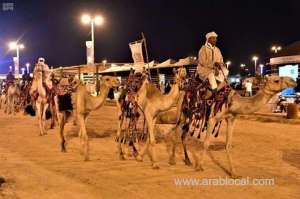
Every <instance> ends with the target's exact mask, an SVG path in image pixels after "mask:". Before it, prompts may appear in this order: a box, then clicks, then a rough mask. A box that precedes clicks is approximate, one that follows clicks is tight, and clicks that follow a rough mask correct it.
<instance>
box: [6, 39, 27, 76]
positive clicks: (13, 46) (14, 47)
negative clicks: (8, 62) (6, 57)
mask: <svg viewBox="0 0 300 199" xmlns="http://www.w3.org/2000/svg"><path fill="white" fill-rule="evenodd" d="M8 47H9V49H10V50H16V52H17V60H16V63H15V75H16V76H17V77H18V76H19V63H20V52H19V51H20V49H23V48H24V45H23V44H19V43H18V42H16V41H13V42H9V44H8Z"/></svg>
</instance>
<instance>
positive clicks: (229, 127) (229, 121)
mask: <svg viewBox="0 0 300 199" xmlns="http://www.w3.org/2000/svg"><path fill="white" fill-rule="evenodd" d="M226 120H227V135H226V155H227V159H228V163H229V172H230V175H231V177H234V178H235V177H237V176H236V174H235V169H234V168H233V165H232V157H231V149H232V134H233V128H234V124H235V121H236V118H234V117H230V118H227V119H226Z"/></svg>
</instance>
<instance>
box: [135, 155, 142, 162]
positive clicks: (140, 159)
mask: <svg viewBox="0 0 300 199" xmlns="http://www.w3.org/2000/svg"><path fill="white" fill-rule="evenodd" d="M135 159H136V161H138V162H143V158H142V156H141V155H137V156H136V158H135Z"/></svg>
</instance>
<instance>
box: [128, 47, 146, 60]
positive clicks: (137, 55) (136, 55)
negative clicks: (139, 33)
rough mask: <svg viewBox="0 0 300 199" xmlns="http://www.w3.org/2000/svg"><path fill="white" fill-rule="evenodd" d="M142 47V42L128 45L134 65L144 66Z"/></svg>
mask: <svg viewBox="0 0 300 199" xmlns="http://www.w3.org/2000/svg"><path fill="white" fill-rule="evenodd" d="M142 45H143V42H137V43H130V44H129V47H130V50H131V55H132V59H133V62H134V65H144V57H143V46H142Z"/></svg>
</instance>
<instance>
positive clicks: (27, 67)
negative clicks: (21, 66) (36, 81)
mask: <svg viewBox="0 0 300 199" xmlns="http://www.w3.org/2000/svg"><path fill="white" fill-rule="evenodd" d="M29 67H30V63H29V62H27V63H26V71H27V73H28V74H30V71H29Z"/></svg>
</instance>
